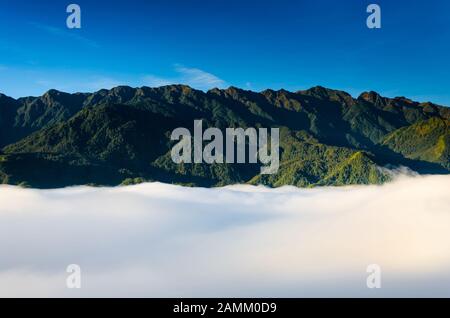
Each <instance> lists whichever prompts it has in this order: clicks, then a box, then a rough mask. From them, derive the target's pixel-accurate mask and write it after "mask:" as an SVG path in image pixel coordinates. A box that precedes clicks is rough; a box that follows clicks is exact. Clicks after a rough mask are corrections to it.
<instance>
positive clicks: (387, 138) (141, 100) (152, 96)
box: [0, 85, 450, 188]
mask: <svg viewBox="0 0 450 318" xmlns="http://www.w3.org/2000/svg"><path fill="white" fill-rule="evenodd" d="M196 119H201V120H203V125H204V128H207V127H217V128H221V129H225V128H227V127H242V128H247V127H278V128H280V168H279V170H278V173H276V174H273V175H260V174H259V171H260V170H259V168H260V167H259V165H258V164H213V165H209V164H186V163H184V164H175V163H174V162H173V161H172V160H171V156H170V150H171V147H172V146H173V145H174V142H173V141H171V140H170V133H171V132H172V131H173V129H175V128H177V127H186V128H188V129H193V121H194V120H196ZM449 123H450V108H448V107H444V106H439V105H436V104H433V103H430V102H427V103H419V102H415V101H412V100H410V99H408V98H405V97H396V98H387V97H383V96H380V95H379V94H377V93H376V92H373V91H371V92H365V93H362V94H361V95H360V96H359V97H357V98H353V97H352V96H351V95H349V94H348V93H346V92H343V91H339V90H332V89H328V88H324V87H321V86H317V87H313V88H311V89H308V90H302V91H298V92H289V91H286V90H277V91H275V90H265V91H262V92H253V91H248V90H243V89H239V88H236V87H230V88H228V89H217V88H215V89H212V90H209V91H208V92H203V91H199V90H195V89H192V88H190V87H188V86H184V85H169V86H163V87H158V88H150V87H141V88H131V87H127V86H119V87H115V88H113V89H111V90H106V89H103V90H100V91H97V92H94V93H75V94H69V93H64V92H60V91H57V90H50V91H48V92H46V93H45V94H44V95H42V96H40V97H24V98H19V99H14V98H11V97H8V96H5V95H3V94H0V149H1V150H0V183H4V184H14V185H21V186H29V187H37V188H57V187H64V186H71V185H87V184H88V185H106V186H114V185H120V184H123V185H127V184H135V183H140V182H146V181H161V182H168V183H176V184H182V185H189V186H204V187H212V186H223V185H228V184H235V183H249V184H264V185H267V186H272V187H277V186H282V185H294V186H298V187H312V186H323V185H347V184H380V183H383V182H386V181H387V180H390V179H391V177H392V171H393V169H395V168H397V167H408V168H409V169H411V170H413V171H415V172H417V173H419V174H448V173H450V160H449V159H450V130H449Z"/></svg>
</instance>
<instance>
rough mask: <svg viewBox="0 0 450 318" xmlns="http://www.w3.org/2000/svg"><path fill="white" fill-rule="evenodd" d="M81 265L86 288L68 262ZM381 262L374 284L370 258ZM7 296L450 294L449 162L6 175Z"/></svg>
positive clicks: (0, 274)
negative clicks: (367, 175)
mask: <svg viewBox="0 0 450 318" xmlns="http://www.w3.org/2000/svg"><path fill="white" fill-rule="evenodd" d="M69 264H78V265H80V266H81V271H82V272H81V282H82V286H81V289H68V288H67V287H66V277H67V276H68V275H69V274H67V273H66V267H67V266H68V265H69ZM369 264H378V265H379V266H380V267H381V269H382V275H381V277H382V288H381V289H368V288H367V286H366V278H367V276H368V273H366V268H367V266H368V265H369ZM0 296H3V297H4V296H8V297H9V296H38V297H49V296H56V297H80V296H82V297H89V296H105V297H109V296H125V297H126V296H130V297H131V296H138V297H140V296H144V297H179V296H182V297H216V296H217V297H309V296H335V297H342V296H373V297H379V296H405V297H408V296H438V297H439V296H447V297H450V176H403V177H398V178H397V179H396V180H395V181H393V182H391V183H388V184H386V185H383V186H349V187H335V188H332V187H330V188H316V189H298V188H293V187H283V188H279V189H267V188H264V187H253V186H232V187H225V188H217V189H202V188H184V187H179V186H173V185H167V184H161V183H147V184H141V185H136V186H129V187H117V188H89V187H76V188H67V189H59V190H35V189H21V188H18V187H12V186H0Z"/></svg>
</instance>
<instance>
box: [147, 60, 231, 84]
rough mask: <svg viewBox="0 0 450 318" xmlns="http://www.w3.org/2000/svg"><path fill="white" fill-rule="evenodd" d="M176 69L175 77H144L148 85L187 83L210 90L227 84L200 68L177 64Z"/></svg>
mask: <svg viewBox="0 0 450 318" xmlns="http://www.w3.org/2000/svg"><path fill="white" fill-rule="evenodd" d="M174 71H175V72H176V73H177V75H176V76H174V77H160V76H155V75H147V76H145V77H144V84H145V85H148V86H163V85H170V84H185V85H189V86H191V87H193V88H196V89H200V90H209V89H211V88H215V87H217V88H223V87H226V86H227V83H226V81H224V80H223V79H221V78H219V77H217V76H216V75H214V74H211V73H209V72H206V71H204V70H201V69H198V68H192V67H186V66H183V65H180V64H175V65H174Z"/></svg>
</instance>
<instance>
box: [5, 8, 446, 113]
mask: <svg viewBox="0 0 450 318" xmlns="http://www.w3.org/2000/svg"><path fill="white" fill-rule="evenodd" d="M70 3H77V4H79V5H80V7H81V11H82V13H81V23H82V28H81V29H79V30H75V29H68V28H67V27H66V18H67V16H68V13H66V7H67V5H68V4H70ZM370 3H377V4H379V5H380V6H381V10H382V28H381V29H368V28H367V26H366V19H367V16H368V15H369V14H368V13H366V7H367V5H368V4H370ZM449 57H450V1H447V0H427V1H425V0H420V1H419V0H408V1H407V0H396V1H386V0H383V1H381V0H370V1H365V0H345V1H344V0H341V1H331V0H315V1H311V0H308V1H306V0H297V1H295V0H290V1H285V0H276V1H275V0H273V1H272V0H270V1H269V0H259V1H256V0H240V1H237V0H226V1H224V0H215V1H205V0H204V1H200V0H183V1H182V0H178V1H175V0H161V1H159V0H155V1H149V0H147V1H144V0H142V1H138V0H127V1H113V0H110V1H101V0H97V1H86V0H71V1H60V0H52V1H36V0H33V1H31V0H29V1H21V0H16V1H14V2H13V1H6V0H0V92H3V93H5V94H7V95H10V96H13V97H19V96H28V95H40V94H42V93H43V92H45V91H46V90H48V89H50V88H56V89H60V90H63V91H69V92H75V91H95V90H98V89H100V88H110V87H113V86H116V85H120V84H126V85H131V86H142V85H148V86H158V85H164V84H170V83H185V84H189V85H191V86H193V87H196V88H199V89H203V90H206V89H209V88H212V87H214V86H217V87H227V86H230V85H234V86H239V87H242V88H247V89H252V90H256V91H260V90H263V89H266V88H273V89H279V88H285V89H288V90H298V89H305V88H309V87H311V86H315V85H323V86H326V87H331V88H336V89H342V90H346V91H348V92H350V93H351V94H353V95H358V94H359V93H360V92H362V91H365V90H375V91H378V92H380V93H382V94H384V95H386V96H407V97H410V98H413V99H416V100H420V101H425V100H431V101H433V102H436V103H441V104H444V105H450V76H449V75H450V59H449Z"/></svg>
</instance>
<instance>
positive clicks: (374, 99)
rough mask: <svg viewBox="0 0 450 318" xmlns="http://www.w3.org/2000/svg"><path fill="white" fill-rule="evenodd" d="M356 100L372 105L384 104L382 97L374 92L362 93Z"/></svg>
mask: <svg viewBox="0 0 450 318" xmlns="http://www.w3.org/2000/svg"><path fill="white" fill-rule="evenodd" d="M358 100H364V101H366V102H369V103H372V104H384V97H382V96H381V95H380V94H378V93H377V92H374V91H369V92H363V93H361V95H359V97H358Z"/></svg>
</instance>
